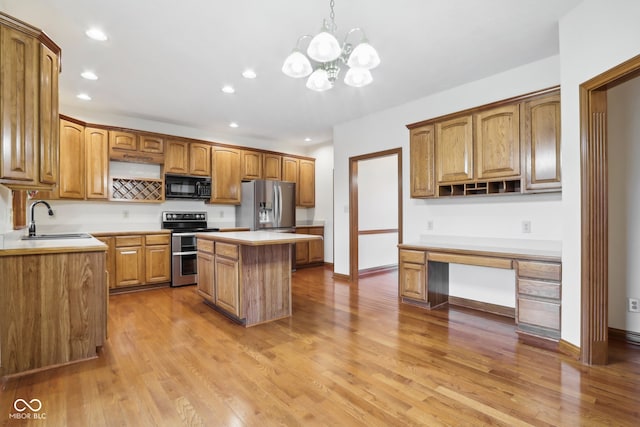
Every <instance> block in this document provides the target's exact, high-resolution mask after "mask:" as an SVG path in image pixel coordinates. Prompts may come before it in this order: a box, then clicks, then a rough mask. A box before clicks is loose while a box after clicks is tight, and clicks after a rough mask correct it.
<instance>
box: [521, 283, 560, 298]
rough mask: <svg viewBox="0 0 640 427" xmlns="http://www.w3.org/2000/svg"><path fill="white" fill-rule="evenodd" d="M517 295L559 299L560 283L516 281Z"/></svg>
mask: <svg viewBox="0 0 640 427" xmlns="http://www.w3.org/2000/svg"><path fill="white" fill-rule="evenodd" d="M518 294H520V295H531V296H534V297H543V298H552V299H557V300H559V299H560V283H555V282H543V281H540V280H532V279H518Z"/></svg>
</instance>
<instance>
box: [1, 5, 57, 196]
mask: <svg viewBox="0 0 640 427" xmlns="http://www.w3.org/2000/svg"><path fill="white" fill-rule="evenodd" d="M59 73H60V48H59V47H58V46H57V45H56V44H55V43H54V42H53V41H52V40H51V39H49V38H48V37H47V36H46V35H45V34H44V33H43V32H42V31H41V30H39V29H37V28H35V27H32V26H30V25H28V24H26V23H24V22H22V21H19V20H17V19H14V18H12V17H10V16H8V15H5V14H3V13H1V12H0V136H1V139H0V184H4V185H6V186H8V187H10V188H13V189H45V190H46V189H51V188H53V186H54V185H55V184H56V178H57V175H58V173H57V166H58V74H59Z"/></svg>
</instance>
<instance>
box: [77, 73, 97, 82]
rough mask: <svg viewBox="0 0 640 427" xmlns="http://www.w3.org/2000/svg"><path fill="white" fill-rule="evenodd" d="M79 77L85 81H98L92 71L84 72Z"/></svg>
mask: <svg viewBox="0 0 640 427" xmlns="http://www.w3.org/2000/svg"><path fill="white" fill-rule="evenodd" d="M80 75H81V76H82V77H83V78H85V79H87V80H98V76H97V75H96V73H94V72H93V71H85V72H83V73H82V74H80Z"/></svg>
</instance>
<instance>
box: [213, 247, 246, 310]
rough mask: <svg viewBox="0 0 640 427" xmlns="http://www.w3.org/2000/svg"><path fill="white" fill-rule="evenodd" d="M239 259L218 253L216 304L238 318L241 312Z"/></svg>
mask: <svg viewBox="0 0 640 427" xmlns="http://www.w3.org/2000/svg"><path fill="white" fill-rule="evenodd" d="M239 267H240V266H239V263H238V261H237V260H233V259H229V258H225V257H222V256H220V255H216V267H215V277H216V279H215V284H216V289H215V297H216V305H217V306H218V307H220V308H221V309H223V310H225V311H226V312H228V313H229V314H232V315H234V316H236V317H238V318H241V317H242V316H241V313H240V268H239Z"/></svg>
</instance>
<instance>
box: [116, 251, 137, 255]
mask: <svg viewBox="0 0 640 427" xmlns="http://www.w3.org/2000/svg"><path fill="white" fill-rule="evenodd" d="M135 253H138V251H122V252H120V254H121V255H131V254H135Z"/></svg>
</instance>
